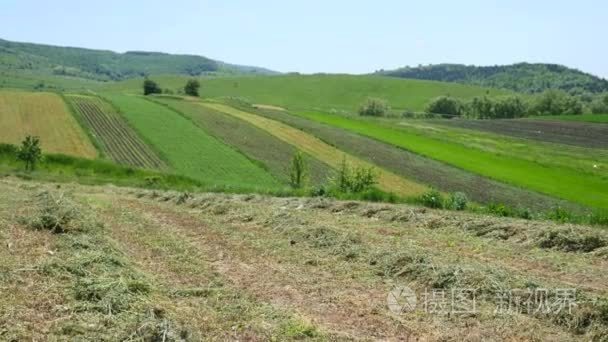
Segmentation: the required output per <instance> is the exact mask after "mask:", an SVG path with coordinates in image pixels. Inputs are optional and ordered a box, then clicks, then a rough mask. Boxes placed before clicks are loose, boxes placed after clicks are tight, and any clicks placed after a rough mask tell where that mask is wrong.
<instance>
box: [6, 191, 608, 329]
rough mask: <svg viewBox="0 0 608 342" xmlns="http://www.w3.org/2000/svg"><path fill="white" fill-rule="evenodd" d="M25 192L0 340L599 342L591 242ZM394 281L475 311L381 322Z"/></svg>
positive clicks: (312, 213)
mask: <svg viewBox="0 0 608 342" xmlns="http://www.w3.org/2000/svg"><path fill="white" fill-rule="evenodd" d="M24 184H25V183H21V182H20V181H12V180H0V189H1V190H2V191H0V223H1V224H2V226H1V227H2V228H1V229H0V239H1V240H2V245H4V244H5V243H7V242H8V243H9V244H12V247H11V248H10V249H9V250H6V249H2V248H0V257H1V259H0V288H2V289H3V290H6V291H8V293H11V296H8V297H3V298H1V299H0V327H1V328H0V339H11V338H15V339H17V340H19V339H43V338H44V337H47V336H51V337H54V338H58V339H78V338H82V339H106V340H117V339H121V340H124V339H126V340H158V341H162V340H163V339H166V340H180V339H184V340H200V339H203V338H205V339H212V340H294V339H306V340H308V339H315V340H374V339H381V340H399V339H402V340H404V339H406V338H408V337H415V338H419V340H422V341H424V340H432V341H434V340H443V341H445V340H473V341H482V340H483V341H500V340H522V341H523V340H556V341H575V340H581V341H589V340H598V341H601V340H603V339H606V338H607V337H608V336H607V334H608V302H607V301H606V299H607V298H608V285H607V284H608V274H607V272H606V268H607V267H608V260H607V259H606V246H605V241H607V237H608V233H606V232H605V231H602V230H598V229H592V228H589V227H583V226H574V225H557V224H554V223H547V222H534V221H524V220H515V219H498V218H493V217H484V216H477V215H473V214H467V213H454V212H443V211H436V210H429V209H425V208H417V207H411V206H406V205H386V204H369V203H363V202H354V201H348V202H341V201H334V200H328V199H324V198H270V197H264V196H260V195H226V194H185V193H179V192H158V191H156V192H155V191H146V190H129V189H120V188H115V187H103V188H102V187H81V186H77V185H63V186H62V189H51V188H50V187H48V186H40V185H37V184H34V183H32V184H33V185H30V184H25V185H24ZM41 187H43V188H45V189H46V192H42V195H40V194H41V191H40V190H41V189H39V188H41ZM26 204H29V205H30V206H31V207H32V209H18V208H27V206H26ZM74 208H77V209H75V210H74ZM20 217H23V218H24V219H19V218H20ZM20 222H21V223H20ZM49 222H50V224H48V223H49ZM99 222H103V224H99ZM5 227H8V228H5ZM57 227H61V229H57ZM602 246H603V247H602ZM50 252H51V253H50ZM24 270H27V271H24ZM399 284H405V285H408V286H410V287H412V288H413V289H414V290H416V291H417V292H418V291H423V290H424V289H425V288H426V289H430V288H433V289H436V290H447V291H449V290H450V289H452V288H455V287H463V288H470V289H475V290H476V291H477V293H478V308H479V311H478V312H477V313H475V314H467V315H459V314H453V315H447V314H439V313H437V314H432V313H426V312H424V311H423V310H421V309H420V308H419V309H418V310H417V311H414V312H410V313H405V314H403V315H396V314H393V313H391V312H390V311H389V310H388V309H387V306H386V297H387V293H388V291H390V290H391V289H392V288H393V286H395V285H399ZM511 288H519V289H526V288H548V289H556V288H576V289H577V294H576V296H577V297H576V300H577V303H578V305H577V307H576V308H575V310H574V311H573V314H572V315H569V314H565V313H561V314H557V315H553V314H543V313H539V312H534V311H525V310H524V311H522V312H519V313H513V314H510V315H496V314H495V313H493V309H494V308H495V306H496V304H497V298H496V297H495V296H494V293H495V292H496V291H497V290H501V289H511ZM32 292H36V293H40V294H41V295H39V296H36V297H33V296H31V295H29V294H30V293H32ZM36 326H40V327H41V328H40V329H39V330H33V329H34V327H36ZM35 331H41V332H35Z"/></svg>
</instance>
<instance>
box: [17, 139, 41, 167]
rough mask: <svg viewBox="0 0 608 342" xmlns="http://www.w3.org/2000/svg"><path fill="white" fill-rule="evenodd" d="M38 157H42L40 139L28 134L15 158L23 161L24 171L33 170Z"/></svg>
mask: <svg viewBox="0 0 608 342" xmlns="http://www.w3.org/2000/svg"><path fill="white" fill-rule="evenodd" d="M40 158H42V150H41V149H40V139H39V138H38V137H32V136H29V135H28V136H27V137H26V138H25V140H23V142H22V143H21V147H20V148H19V150H18V151H17V159H19V160H21V161H23V162H25V171H33V170H34V169H35V168H36V163H38V161H40Z"/></svg>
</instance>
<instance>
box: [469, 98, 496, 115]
mask: <svg viewBox="0 0 608 342" xmlns="http://www.w3.org/2000/svg"><path fill="white" fill-rule="evenodd" d="M462 111H463V115H464V116H466V117H467V118H471V119H491V118H493V117H494V102H493V101H492V100H490V99H489V98H488V97H487V96H483V97H474V98H473V100H471V101H469V102H468V103H467V104H466V105H465V106H463V108H462Z"/></svg>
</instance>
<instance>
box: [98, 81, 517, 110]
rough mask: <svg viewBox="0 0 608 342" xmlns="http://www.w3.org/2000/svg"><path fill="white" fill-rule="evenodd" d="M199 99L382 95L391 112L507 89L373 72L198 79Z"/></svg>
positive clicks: (298, 102)
mask: <svg viewBox="0 0 608 342" xmlns="http://www.w3.org/2000/svg"><path fill="white" fill-rule="evenodd" d="M154 80H155V81H157V82H158V83H159V84H160V86H161V87H162V88H163V89H164V88H169V89H172V90H175V91H178V90H180V89H181V88H182V87H183V86H184V84H185V83H186V78H185V77H175V76H159V77H154ZM142 81H143V80H142V79H132V80H127V81H123V82H118V83H114V84H110V85H108V86H107V87H106V89H109V90H112V91H124V92H132V93H139V92H141V86H142ZM200 81H201V85H202V88H201V96H202V97H211V98H214V97H226V96H230V97H242V98H244V99H246V100H248V101H250V102H252V103H257V104H270V105H275V106H280V107H285V108H289V109H296V110H297V109H311V108H315V109H316V108H319V109H324V110H337V111H353V110H355V109H356V108H358V106H359V105H360V104H361V103H362V102H363V101H364V100H365V99H366V98H367V97H370V96H372V97H380V98H383V99H386V100H387V101H388V102H389V103H390V105H391V106H392V108H393V109H395V110H414V111H419V110H423V109H424V107H425V106H426V105H427V103H428V102H429V101H430V100H431V99H433V98H435V97H437V96H441V95H451V96H454V97H458V98H463V99H468V98H472V97H474V96H480V95H484V94H489V95H490V96H493V95H505V94H509V93H510V92H508V91H503V90H495V89H486V88H481V87H474V86H466V85H460V84H453V83H443V82H432V81H419V80H401V79H396V78H390V77H379V76H354V75H281V76H257V77H251V76H243V77H219V78H201V79H200Z"/></svg>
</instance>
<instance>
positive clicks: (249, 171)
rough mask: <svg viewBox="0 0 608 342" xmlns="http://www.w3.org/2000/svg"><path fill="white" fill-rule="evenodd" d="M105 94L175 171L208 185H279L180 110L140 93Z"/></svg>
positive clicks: (262, 170) (266, 173)
mask: <svg viewBox="0 0 608 342" xmlns="http://www.w3.org/2000/svg"><path fill="white" fill-rule="evenodd" d="M105 96H106V97H107V98H108V99H109V100H110V101H111V102H112V104H114V105H115V106H117V107H118V108H119V110H120V113H121V114H122V115H123V116H124V117H125V118H126V120H127V121H128V122H129V123H130V124H131V126H132V127H134V128H135V130H136V131H137V132H138V133H139V134H140V135H141V136H142V137H143V138H144V140H145V141H147V142H149V143H150V144H152V145H153V147H154V148H155V149H156V150H157V151H159V152H160V153H162V155H163V156H164V157H165V159H166V160H167V161H168V162H169V163H170V165H171V166H172V167H173V168H174V170H175V171H177V172H178V173H180V174H183V175H185V176H188V177H191V178H193V179H196V180H199V181H202V182H204V183H205V184H209V185H226V186H235V187H238V186H253V187H260V188H277V187H278V186H280V183H279V181H278V180H276V179H275V178H274V177H272V175H270V174H269V173H268V172H267V171H266V170H264V169H262V168H261V167H260V166H258V165H255V164H254V163H253V162H252V161H251V160H249V159H247V158H246V157H245V156H243V155H242V154H241V153H239V152H238V151H235V150H234V149H232V148H231V147H229V146H227V145H225V144H223V143H221V142H220V141H218V140H217V139H215V138H214V137H212V136H210V135H208V134H207V133H205V132H204V131H203V130H202V129H200V128H199V127H197V126H196V125H195V124H194V123H193V122H192V121H190V120H188V119H186V118H184V117H182V116H181V115H180V114H179V113H177V112H175V111H173V110H171V109H169V108H167V107H165V106H162V105H159V104H156V103H154V102H152V101H148V100H146V99H145V98H143V97H139V96H129V95H119V94H106V95H105Z"/></svg>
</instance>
